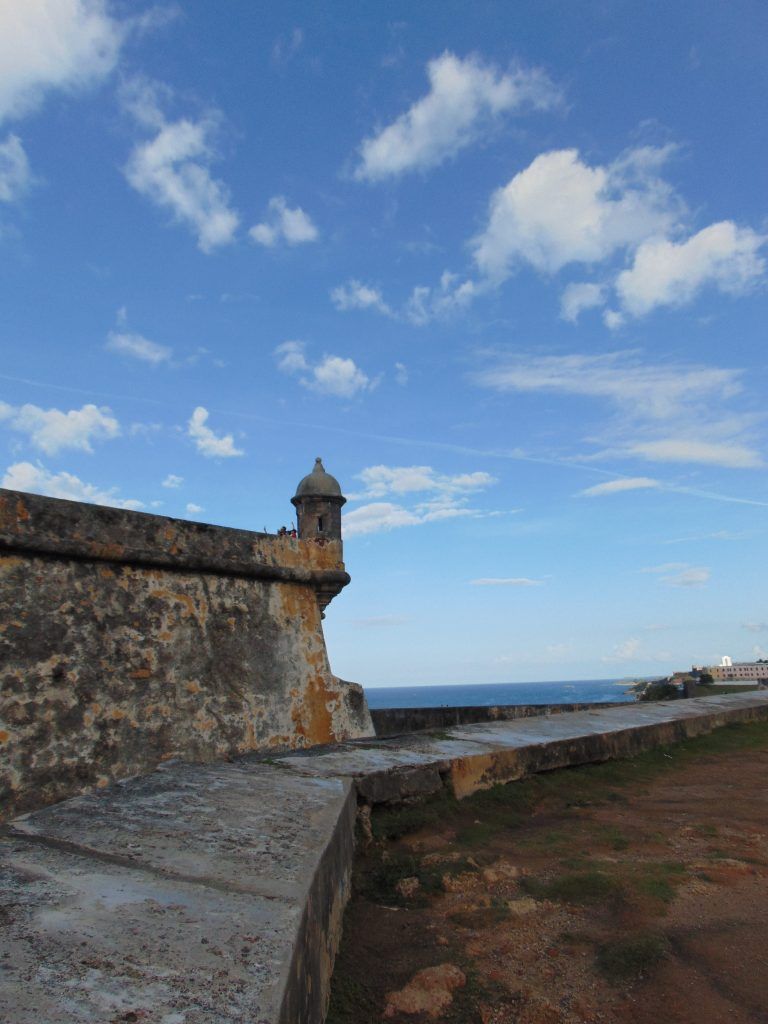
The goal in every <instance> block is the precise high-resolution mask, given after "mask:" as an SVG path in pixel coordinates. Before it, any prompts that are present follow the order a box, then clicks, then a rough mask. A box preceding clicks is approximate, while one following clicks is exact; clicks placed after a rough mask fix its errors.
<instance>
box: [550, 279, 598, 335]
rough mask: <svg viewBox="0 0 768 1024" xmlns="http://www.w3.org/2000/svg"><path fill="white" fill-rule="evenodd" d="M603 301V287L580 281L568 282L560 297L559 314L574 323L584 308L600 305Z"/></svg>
mask: <svg viewBox="0 0 768 1024" xmlns="http://www.w3.org/2000/svg"><path fill="white" fill-rule="evenodd" d="M604 302H605V287H604V286H603V285H601V284H590V283H589V282H586V281H582V282H579V283H578V284H576V283H574V284H569V285H567V287H566V288H565V291H564V292H563V294H562V297H561V299H560V316H561V317H562V318H563V320H567V321H568V323H571V324H575V323H576V321H577V320H578V319H579V316H580V315H581V313H583V312H584V310H585V309H593V308H594V307H595V306H602V305H603V303H604Z"/></svg>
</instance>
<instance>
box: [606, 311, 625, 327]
mask: <svg viewBox="0 0 768 1024" xmlns="http://www.w3.org/2000/svg"><path fill="white" fill-rule="evenodd" d="M603 323H604V324H605V326H606V327H607V328H608V330H609V331H617V330H618V329H619V328H620V327H623V326H624V314H623V313H619V311H618V310H616V309H606V311H605V312H604V313H603Z"/></svg>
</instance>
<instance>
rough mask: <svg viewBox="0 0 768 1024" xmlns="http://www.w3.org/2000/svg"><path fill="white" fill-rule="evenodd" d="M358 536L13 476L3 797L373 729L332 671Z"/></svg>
mask: <svg viewBox="0 0 768 1024" xmlns="http://www.w3.org/2000/svg"><path fill="white" fill-rule="evenodd" d="M348 582H349V576H348V575H347V573H346V571H345V569H344V564H343V561H342V546H341V542H340V541H336V540H322V541H305V540H297V539H293V538H290V537H276V536H272V535H269V534H258V533H250V532H248V531H244V530H232V529H227V528H224V527H218V526H209V525H205V524H198V523H190V522H184V521H180V520H175V519H168V518H166V517H163V516H153V515H146V514H144V513H139V512H132V511H125V510H119V509H111V508H102V507H98V506H94V505H86V504H81V503H79V502H69V501H61V500H58V499H55V498H43V497H39V496H36V495H29V494H22V493H19V492H15V491H8V490H0V653H1V655H2V656H1V657H0V808H1V809H2V812H3V815H4V816H6V815H10V814H13V813H19V812H21V811H24V810H27V809H30V808H33V807H38V806H42V805H43V804H46V803H50V802H52V801H56V800H60V799H62V798H64V797H66V796H71V795H73V794H75V793H78V792H81V791H83V790H86V789H88V788H90V787H93V786H104V785H106V784H107V783H108V782H109V781H111V780H113V779H120V778H125V777H127V776H131V775H135V774H138V773H142V772H146V771H149V770H151V769H152V768H153V767H155V766H156V765H157V764H158V763H160V762H162V761H166V760H168V759H170V758H177V757H179V758H184V759H187V760H191V761H213V760H220V759H224V758H227V757H230V756H232V755H235V754H241V753H245V752H247V751H259V750H271V749H274V750H286V749H297V748H304V747H309V746H313V745H315V744H322V743H332V742H337V741H339V740H343V739H348V738H354V737H360V736H363V735H367V734H370V733H371V732H372V727H371V723H370V718H369V716H368V710H367V706H366V702H365V698H364V695H363V693H362V690H361V688H360V687H358V686H356V685H354V684H350V683H344V682H342V681H341V680H339V679H337V678H336V677H335V676H334V675H333V674H332V672H331V670H330V666H329V663H328V656H327V652H326V648H325V641H324V638H323V632H322V625H321V616H322V608H323V607H325V605H326V604H327V603H328V602H329V601H330V600H331V598H332V597H333V596H334V595H335V594H337V593H338V592H339V591H340V590H341V589H342V587H343V586H345V585H346V584H347V583H348Z"/></svg>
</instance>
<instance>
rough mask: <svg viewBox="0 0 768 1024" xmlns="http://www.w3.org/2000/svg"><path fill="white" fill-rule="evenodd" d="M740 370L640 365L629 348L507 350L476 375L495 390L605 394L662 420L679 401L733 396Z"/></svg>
mask: <svg viewBox="0 0 768 1024" xmlns="http://www.w3.org/2000/svg"><path fill="white" fill-rule="evenodd" d="M740 376H741V374H740V372H739V371H737V370H723V369H719V368H716V367H709V366H697V365H687V364H671V363H670V364H658V365H653V364H650V363H643V362H641V361H640V359H639V358H638V356H637V355H636V354H635V353H633V352H608V353H605V354H601V355H581V354H573V355H566V356H537V355H525V354H522V355H518V354H511V355H508V356H505V357H502V358H500V359H499V360H498V362H497V364H496V366H494V367H492V368H490V369H487V370H483V371H480V372H479V373H476V374H475V378H474V379H475V380H476V382H477V383H478V384H480V385H481V386H483V387H488V388H493V389H494V390H496V391H544V392H558V393H560V394H569V395H583V396H585V397H588V398H605V399H608V400H609V401H612V402H614V403H616V404H617V405H619V406H621V407H622V408H624V409H626V408H627V407H630V408H632V409H634V410H636V411H637V412H638V413H639V414H642V415H643V416H644V417H647V418H651V419H666V418H668V417H671V416H674V415H676V414H678V413H679V411H680V408H681V405H683V404H693V403H696V404H698V403H700V402H701V401H702V400H703V399H705V398H711V397H718V398H727V397H733V396H734V395H736V394H738V393H739V391H740V390H741V385H740V384H739V377H740Z"/></svg>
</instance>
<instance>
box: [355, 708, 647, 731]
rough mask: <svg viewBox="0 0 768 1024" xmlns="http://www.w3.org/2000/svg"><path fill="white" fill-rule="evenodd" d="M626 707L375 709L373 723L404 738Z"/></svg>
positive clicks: (372, 712) (372, 711) (376, 729)
mask: <svg viewBox="0 0 768 1024" xmlns="http://www.w3.org/2000/svg"><path fill="white" fill-rule="evenodd" d="M628 703H632V702H631V701H629V702H628ZM623 706H624V704H623V703H622V702H615V703H608V702H606V701H592V702H583V703H581V704H498V705H492V706H491V707H485V706H482V705H471V706H466V707H458V708H450V707H438V708H371V719H372V721H373V727H374V729H375V731H376V735H377V736H400V735H402V734H403V733H409V732H419V731H420V730H421V729H448V728H450V727H451V726H455V725H472V724H473V723H474V722H511V721H514V720H515V719H518V718H537V717H539V716H540V715H562V714H564V713H567V712H569V711H588V710H589V709H590V708H606V709H608V708H612V707H616V708H620V707H623Z"/></svg>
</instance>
